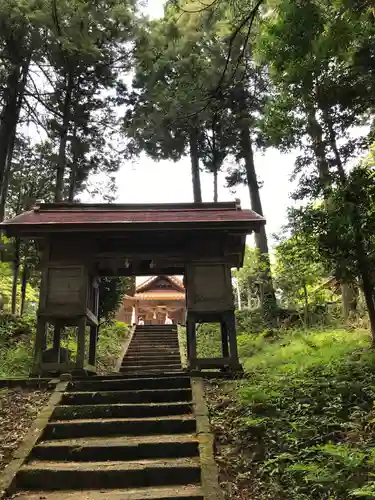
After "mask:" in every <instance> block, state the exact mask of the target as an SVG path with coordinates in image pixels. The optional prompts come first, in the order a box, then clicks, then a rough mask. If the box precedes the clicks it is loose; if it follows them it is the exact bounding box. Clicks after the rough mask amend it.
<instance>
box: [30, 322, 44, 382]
mask: <svg viewBox="0 0 375 500" xmlns="http://www.w3.org/2000/svg"><path fill="white" fill-rule="evenodd" d="M45 346H46V320H45V318H43V317H42V316H38V320H37V324H36V335H35V346H34V362H33V368H32V374H33V375H37V374H38V373H39V372H40V370H41V364H42V360H43V351H44V349H45Z"/></svg>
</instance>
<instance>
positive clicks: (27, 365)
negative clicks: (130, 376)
mask: <svg viewBox="0 0 375 500" xmlns="http://www.w3.org/2000/svg"><path fill="white" fill-rule="evenodd" d="M129 333H130V328H129V327H128V326H127V325H125V324H124V323H121V322H118V321H115V322H108V323H104V324H103V325H101V327H100V331H99V340H98V345H97V368H98V373H108V372H110V371H113V370H114V369H115V365H116V361H117V359H118V357H119V356H120V354H121V349H122V345H123V343H124V341H125V339H126V338H127V336H128V335H129ZM51 334H52V331H51V332H50V334H49V341H50V342H49V343H51V342H52V335H51ZM34 336H35V317H33V316H30V317H22V318H20V317H18V316H15V315H12V314H0V377H3V378H6V377H28V375H29V373H30V369H31V366H32V358H33V348H34ZM61 345H62V347H65V348H68V349H69V351H70V353H71V354H70V359H71V360H74V358H75V353H76V351H77V342H76V334H75V333H74V332H73V330H72V329H66V330H65V331H64V332H63V334H62V342H61Z"/></svg>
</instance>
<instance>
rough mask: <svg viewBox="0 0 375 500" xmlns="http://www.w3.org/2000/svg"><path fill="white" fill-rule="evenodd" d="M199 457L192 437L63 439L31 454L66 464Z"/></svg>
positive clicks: (41, 458)
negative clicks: (67, 462) (71, 462)
mask: <svg viewBox="0 0 375 500" xmlns="http://www.w3.org/2000/svg"><path fill="white" fill-rule="evenodd" d="M198 454H199V450H198V440H197V437H196V436H195V435H193V434H176V435H166V436H159V435H158V436H137V437H126V438H124V437H123V436H121V437H115V438H113V437H103V438H101V439H100V438H86V439H85V438H78V439H63V440H54V441H46V442H42V443H40V444H38V445H37V446H35V447H34V448H33V450H32V458H34V459H38V460H48V461H65V462H66V461H73V462H104V461H106V460H110V461H116V460H119V461H126V460H143V459H147V458H156V459H159V458H172V457H174V458H183V457H194V456H198Z"/></svg>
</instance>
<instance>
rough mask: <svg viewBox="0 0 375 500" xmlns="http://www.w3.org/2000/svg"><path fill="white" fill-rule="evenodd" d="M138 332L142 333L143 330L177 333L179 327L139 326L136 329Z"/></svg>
mask: <svg viewBox="0 0 375 500" xmlns="http://www.w3.org/2000/svg"><path fill="white" fill-rule="evenodd" d="M135 330H136V331H141V330H155V331H157V330H170V331H173V330H175V331H177V325H137V326H136V327H135Z"/></svg>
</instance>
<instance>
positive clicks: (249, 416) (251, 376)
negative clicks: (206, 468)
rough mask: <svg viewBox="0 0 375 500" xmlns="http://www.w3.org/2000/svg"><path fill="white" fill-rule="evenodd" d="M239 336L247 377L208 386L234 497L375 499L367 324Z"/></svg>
mask: <svg viewBox="0 0 375 500" xmlns="http://www.w3.org/2000/svg"><path fill="white" fill-rule="evenodd" d="M278 335H280V334H277V335H276V336H273V337H271V338H270V337H265V336H262V335H259V336H257V337H255V336H252V335H246V334H242V335H240V336H239V351H240V356H241V360H242V362H243V364H244V367H245V371H246V376H247V378H246V380H243V381H241V382H235V383H231V384H229V385H228V384H226V385H223V384H220V383H217V385H211V386H209V387H208V396H209V399H210V407H211V417H212V424H213V427H214V429H215V430H216V433H217V438H218V443H219V455H218V461H219V463H220V464H221V466H222V479H223V481H224V482H226V483H228V484H231V485H232V486H231V490H232V492H235V493H234V494H233V495H229V496H230V497H231V498H236V499H242V498H244V499H245V498H251V499H252V500H263V499H268V498H270V499H271V498H277V499H280V500H282V499H291V500H306V499H319V500H320V499H322V500H323V499H326V500H349V499H355V498H375V480H374V481H373V480H372V479H373V478H375V474H374V471H375V451H374V445H375V411H374V400H375V383H374V375H375V352H373V351H372V350H371V349H370V341H369V334H368V332H367V331H364V330H346V329H330V330H327V329H326V330H312V331H293V332H287V333H284V334H282V335H281V336H278Z"/></svg>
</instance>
